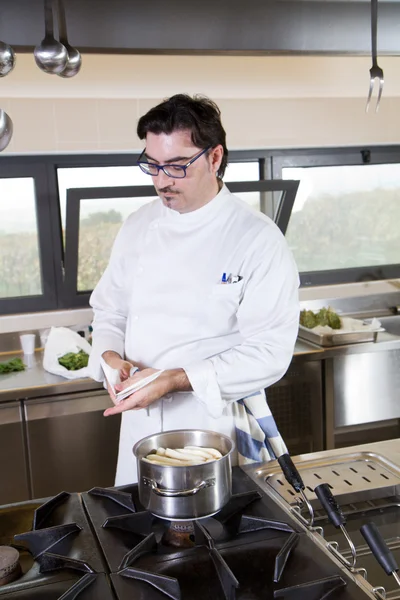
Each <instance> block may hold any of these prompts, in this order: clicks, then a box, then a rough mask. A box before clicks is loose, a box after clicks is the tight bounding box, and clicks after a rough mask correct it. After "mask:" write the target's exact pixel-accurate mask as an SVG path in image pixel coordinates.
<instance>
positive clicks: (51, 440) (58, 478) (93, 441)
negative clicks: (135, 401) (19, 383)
mask: <svg viewBox="0 0 400 600" xmlns="http://www.w3.org/2000/svg"><path fill="white" fill-rule="evenodd" d="M109 406H110V399H109V396H108V394H106V393H99V392H87V393H78V394H70V395H65V396H63V395H61V396H54V397H47V398H43V399H38V400H27V401H25V417H26V426H27V440H28V452H29V465H30V472H31V478H32V489H33V497H34V498H40V497H43V496H49V495H54V494H57V493H58V492H60V491H62V490H65V491H67V492H82V491H85V490H88V489H90V488H91V487H94V486H102V487H106V486H111V485H113V484H114V477H115V469H116V463H117V452H118V439H119V428H120V416H116V417H108V418H105V417H103V411H104V410H105V409H106V408H107V407H109Z"/></svg>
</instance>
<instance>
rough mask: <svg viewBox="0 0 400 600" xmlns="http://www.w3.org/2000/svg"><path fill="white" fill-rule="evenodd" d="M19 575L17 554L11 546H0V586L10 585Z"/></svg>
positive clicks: (19, 567)
mask: <svg viewBox="0 0 400 600" xmlns="http://www.w3.org/2000/svg"><path fill="white" fill-rule="evenodd" d="M20 575H21V566H20V564H19V552H18V550H16V549H15V548H11V546H0V586H2V585H6V583H11V581H14V580H15V579H18V577H20Z"/></svg>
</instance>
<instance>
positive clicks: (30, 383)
mask: <svg viewBox="0 0 400 600" xmlns="http://www.w3.org/2000/svg"><path fill="white" fill-rule="evenodd" d="M17 357H19V358H23V355H22V353H20V352H12V353H10V354H0V361H1V362H6V361H8V360H10V359H12V358H17ZM97 389H103V384H102V383H98V382H97V381H94V380H92V379H89V378H84V379H65V377H60V376H58V375H52V374H51V373H48V372H47V371H45V370H44V369H43V350H36V352H35V354H34V356H33V361H32V364H31V365H29V368H27V369H26V370H25V371H19V372H16V373H9V374H7V375H0V402H2V401H7V400H21V399H24V398H37V397H42V396H52V395H58V394H67V393H70V392H81V391H87V390H97Z"/></svg>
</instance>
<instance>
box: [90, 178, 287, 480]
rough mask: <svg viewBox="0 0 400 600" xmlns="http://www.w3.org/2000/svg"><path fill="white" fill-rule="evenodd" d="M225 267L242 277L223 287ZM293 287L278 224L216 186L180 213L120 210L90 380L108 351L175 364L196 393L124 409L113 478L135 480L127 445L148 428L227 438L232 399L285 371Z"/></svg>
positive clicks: (98, 311) (154, 208)
mask: <svg viewBox="0 0 400 600" xmlns="http://www.w3.org/2000/svg"><path fill="white" fill-rule="evenodd" d="M224 273H226V275H227V276H228V275H229V274H232V275H237V276H239V277H240V278H241V279H240V281H239V282H237V283H227V284H224V283H222V282H221V280H222V276H223V274H224ZM298 285H299V278H298V272H297V269H296V266H295V263H294V260H293V257H292V254H291V252H290V250H289V248H288V246H287V243H286V240H285V238H284V236H283V235H282V233H281V232H280V230H279V229H278V227H277V226H276V225H275V224H274V223H273V221H272V220H271V219H269V218H268V217H266V216H265V215H263V214H262V213H260V212H258V211H255V210H254V209H252V208H251V207H249V206H248V205H247V204H245V203H244V202H243V201H242V200H240V198H238V197H237V196H234V195H233V194H231V193H230V192H229V190H228V188H227V187H226V186H225V185H224V186H223V187H222V189H221V190H220V192H219V193H218V194H217V196H215V198H213V199H212V200H211V201H210V202H209V203H208V204H206V205H205V206H203V207H201V208H199V209H198V210H195V211H192V212H189V213H184V214H180V213H179V212H177V211H174V210H171V209H169V208H167V207H165V206H164V205H163V204H162V202H161V200H160V199H156V200H154V201H153V202H151V203H149V204H147V205H145V206H143V207H142V208H140V209H139V210H138V211H136V212H135V213H133V214H131V215H130V216H129V217H128V219H127V220H126V221H125V223H124V224H123V225H122V227H121V230H120V231H119V233H118V235H117V238H116V241H115V243H114V246H113V250H112V253H111V258H110V262H109V265H108V267H107V269H106V270H105V272H104V274H103V276H102V278H101V280H100V281H99V283H98V285H97V287H96V288H95V290H94V291H93V294H92V296H91V299H90V304H91V305H92V307H93V310H94V322H93V349H92V353H91V355H90V363H89V368H90V370H91V374H92V377H93V378H94V379H96V380H97V381H102V380H103V373H102V370H101V367H100V365H99V358H100V356H101V354H102V353H103V352H105V351H106V350H114V351H115V352H117V353H118V354H120V355H121V356H122V357H124V356H125V357H126V358H127V359H128V360H132V361H134V362H139V363H142V364H144V365H146V366H148V367H153V368H155V369H170V368H179V367H181V368H183V369H184V370H185V371H186V374H187V376H188V378H189V381H190V383H191V385H192V388H193V392H178V393H173V394H171V395H169V396H168V397H165V398H163V399H160V400H159V401H157V402H155V403H153V404H152V405H151V406H150V410H149V411H146V410H145V409H142V410H132V411H127V412H124V413H123V415H122V422H121V434H120V445H119V456H118V466H117V476H116V482H115V483H116V485H125V484H128V483H132V482H135V481H136V480H137V472H136V460H135V458H134V456H133V453H132V447H133V445H134V444H135V443H136V442H137V441H138V440H140V439H142V438H143V437H145V436H147V435H151V434H154V433H158V432H161V431H167V430H171V429H208V430H212V431H218V432H220V433H225V434H227V435H229V436H230V437H233V438H234V431H235V427H234V418H233V411H232V403H233V402H235V401H236V400H239V399H241V398H243V397H245V396H248V395H250V394H252V393H254V392H256V391H258V390H261V389H263V388H266V387H268V386H270V385H272V384H273V383H275V382H276V381H278V380H279V379H280V378H281V377H282V376H283V375H284V373H285V371H286V370H287V368H288V366H289V363H290V361H291V358H292V354H293V347H294V344H295V341H296V336H297V332H298V322H299V302H298ZM109 418H112V417H109Z"/></svg>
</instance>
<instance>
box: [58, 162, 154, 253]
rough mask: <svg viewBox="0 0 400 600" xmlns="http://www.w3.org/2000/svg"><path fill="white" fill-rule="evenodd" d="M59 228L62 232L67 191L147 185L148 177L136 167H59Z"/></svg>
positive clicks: (65, 212)
mask: <svg viewBox="0 0 400 600" xmlns="http://www.w3.org/2000/svg"><path fill="white" fill-rule="evenodd" d="M57 180H58V195H59V200H60V214H61V226H62V230H63V232H64V242H65V222H66V215H67V191H68V190H69V189H73V188H90V187H94V186H96V187H115V186H120V185H122V186H126V185H149V183H150V180H149V176H148V175H145V173H143V172H142V171H141V170H140V168H139V167H137V166H133V165H132V166H123V167H122V166H121V167H60V168H58V169H57Z"/></svg>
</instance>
